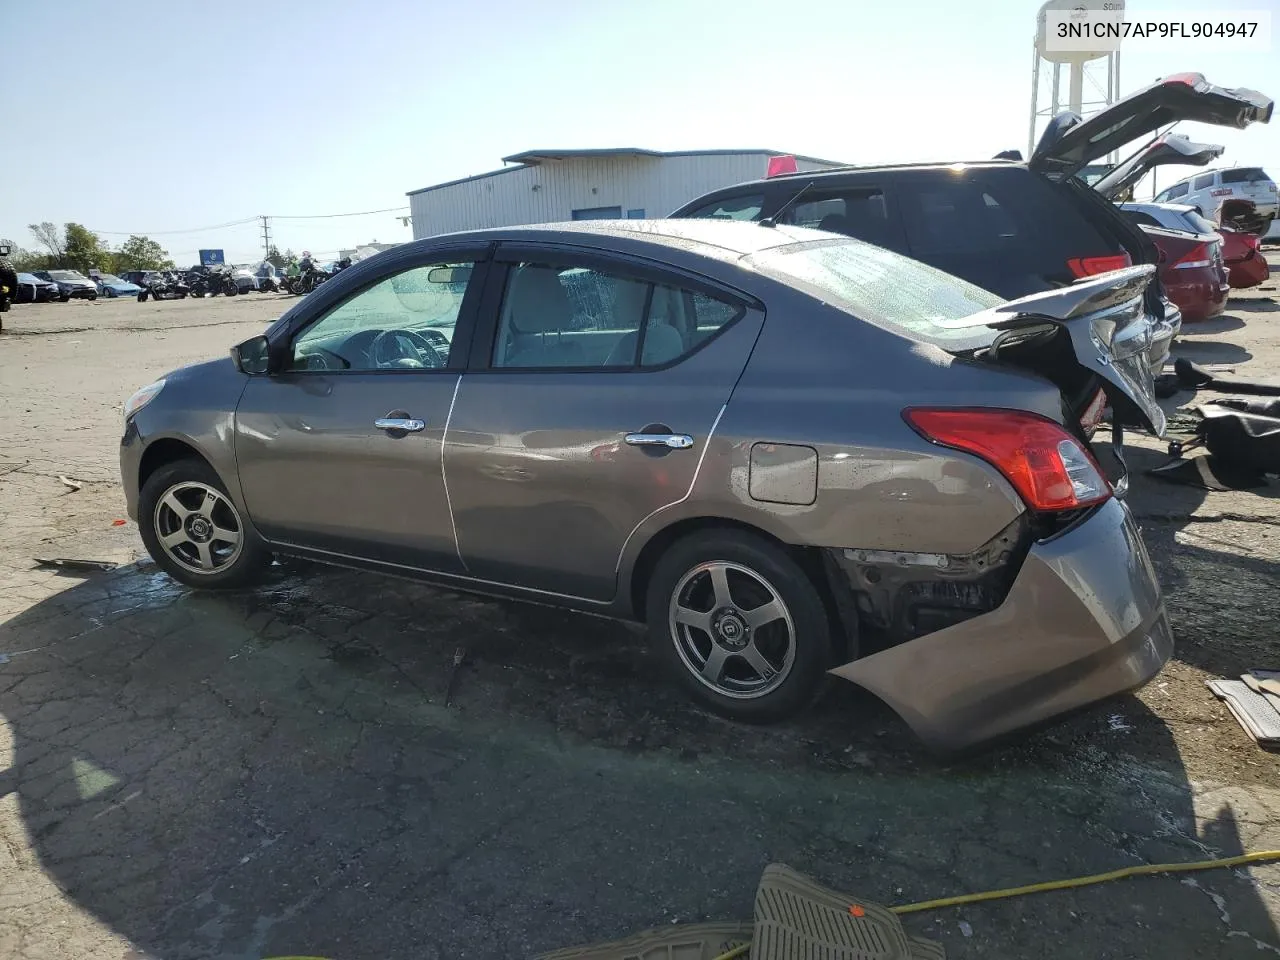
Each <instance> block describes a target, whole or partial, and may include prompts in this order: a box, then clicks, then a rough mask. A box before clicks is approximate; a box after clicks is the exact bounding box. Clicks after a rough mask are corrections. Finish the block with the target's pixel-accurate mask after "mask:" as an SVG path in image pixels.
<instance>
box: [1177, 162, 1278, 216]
mask: <svg viewBox="0 0 1280 960" xmlns="http://www.w3.org/2000/svg"><path fill="white" fill-rule="evenodd" d="M1231 200H1245V201H1248V202H1249V203H1252V204H1253V205H1254V208H1255V209H1256V210H1257V212H1258V215H1259V216H1260V217H1263V218H1265V219H1268V220H1270V221H1271V224H1270V225H1269V226H1274V224H1275V218H1276V216H1277V215H1280V196H1278V195H1277V193H1276V183H1275V181H1274V180H1272V179H1271V178H1270V177H1269V176H1267V174H1266V171H1264V170H1263V169H1262V168H1261V167H1229V168H1227V169H1224V170H1208V171H1205V172H1204V173H1200V174H1196V175H1195V176H1194V177H1187V178H1186V179H1184V180H1179V181H1178V182H1177V183H1175V184H1173V186H1171V187H1168V188H1166V189H1164V190H1162V191H1160V193H1158V194H1156V196H1155V202H1156V203H1185V204H1188V205H1189V206H1193V207H1199V209H1200V213H1201V214H1202V215H1204V216H1205V217H1207V218H1208V219H1210V220H1213V221H1215V222H1217V223H1221V222H1222V206H1223V204H1224V203H1227V202H1228V201H1231ZM1264 232H1266V231H1264Z"/></svg>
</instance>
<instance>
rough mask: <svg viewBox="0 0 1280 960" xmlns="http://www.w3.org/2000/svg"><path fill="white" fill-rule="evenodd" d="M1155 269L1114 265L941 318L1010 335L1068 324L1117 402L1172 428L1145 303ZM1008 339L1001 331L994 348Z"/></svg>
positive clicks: (1143, 420)
mask: <svg viewBox="0 0 1280 960" xmlns="http://www.w3.org/2000/svg"><path fill="white" fill-rule="evenodd" d="M1154 272H1155V267H1154V266H1152V265H1151V264H1141V265H1139V266H1136V267H1126V268H1125V269H1123V270H1113V271H1111V272H1110V273H1104V274H1100V275H1099V276H1096V277H1091V278H1089V279H1086V280H1081V281H1078V282H1077V283H1073V284H1071V286H1069V287H1061V288H1059V289H1056V290H1046V291H1045V292H1043V293H1034V294H1032V295H1030V296H1027V297H1021V298H1019V299H1017V300H1010V301H1009V302H1008V303H1004V304H1001V305H1000V306H996V307H992V308H990V309H987V310H983V311H981V312H980V313H975V314H972V315H970V316H967V317H961V318H960V319H958V320H951V321H941V325H943V326H946V327H948V328H950V329H954V330H966V329H975V328H979V327H988V328H991V329H993V330H999V331H1001V332H1002V334H1004V335H1005V338H1006V339H1007V338H1017V337H1020V336H1025V335H1029V334H1034V333H1035V332H1036V330H1037V329H1040V330H1043V329H1044V328H1045V327H1046V326H1056V327H1060V328H1063V329H1065V330H1066V331H1067V333H1068V334H1069V335H1070V337H1071V347H1072V351H1073V353H1074V354H1075V360H1076V362H1077V363H1079V364H1080V365H1081V366H1082V367H1085V368H1086V369H1088V370H1090V371H1091V372H1093V373H1094V374H1096V375H1097V376H1098V377H1100V378H1101V379H1102V381H1103V383H1104V386H1103V389H1104V390H1105V391H1106V394H1107V398H1108V399H1109V400H1110V401H1111V403H1112V405H1113V406H1114V407H1115V408H1116V409H1117V410H1121V411H1123V412H1125V413H1127V414H1129V416H1128V417H1126V419H1134V420H1136V421H1137V422H1138V423H1140V424H1141V425H1142V426H1144V427H1146V428H1147V429H1148V430H1150V431H1151V432H1152V433H1155V434H1156V435H1157V436H1159V435H1162V434H1163V433H1164V430H1165V415H1164V411H1163V410H1162V409H1161V408H1160V404H1159V403H1157V402H1156V395H1155V384H1154V382H1153V380H1152V376H1151V371H1150V366H1149V363H1150V361H1149V354H1150V350H1151V342H1152V325H1151V318H1150V317H1149V316H1148V315H1147V313H1146V310H1145V309H1144V306H1143V294H1144V293H1145V291H1146V289H1147V285H1148V284H1149V283H1150V282H1151V277H1152V274H1153V273H1154ZM1000 346H1001V338H1000V337H997V339H996V341H995V343H994V344H993V346H992V354H993V355H996V354H998V351H999V349H1000Z"/></svg>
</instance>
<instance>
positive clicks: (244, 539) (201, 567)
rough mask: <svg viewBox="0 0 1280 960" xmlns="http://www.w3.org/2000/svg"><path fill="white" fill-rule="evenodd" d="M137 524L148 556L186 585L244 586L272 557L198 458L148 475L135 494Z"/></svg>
mask: <svg viewBox="0 0 1280 960" xmlns="http://www.w3.org/2000/svg"><path fill="white" fill-rule="evenodd" d="M138 527H139V532H140V533H141V534H142V542H143V543H144V544H145V545H146V547H147V552H148V553H150V554H151V557H152V559H153V560H155V562H156V563H157V564H159V566H160V567H161V568H162V569H163V570H164V571H165V572H166V573H168V574H169V576H171V577H173V578H174V579H175V580H178V581H180V582H181V583H185V584H187V586H191V587H202V588H210V589H214V588H230V587H243V586H248V585H249V584H252V583H254V582H256V581H257V580H259V579H260V578H261V576H262V574H263V572H264V571H265V570H266V568H267V566H268V565H269V564H270V562H271V555H270V553H269V552H268V551H267V549H266V546H265V545H264V544H263V543H262V541H261V540H259V539H258V537H257V536H256V535H255V534H254V532H253V531H252V530H251V529H250V528H249V526H248V525H247V524H246V523H245V521H244V518H243V517H242V516H241V515H240V511H239V510H238V509H237V508H236V505H235V504H234V503H233V502H232V501H231V498H230V497H229V496H228V495H227V491H226V487H225V486H224V485H223V483H222V481H221V480H220V479H219V477H218V475H217V473H215V472H214V470H213V468H212V467H210V466H209V465H208V464H207V463H205V462H204V461H202V460H178V461H175V462H173V463H168V464H165V465H164V466H162V467H160V468H159V469H158V470H156V471H155V472H154V473H153V474H152V475H151V476H150V477H148V478H147V482H146V483H144V484H143V485H142V490H141V491H140V493H139V495H138Z"/></svg>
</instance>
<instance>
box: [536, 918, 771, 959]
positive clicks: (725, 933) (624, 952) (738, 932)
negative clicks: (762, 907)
mask: <svg viewBox="0 0 1280 960" xmlns="http://www.w3.org/2000/svg"><path fill="white" fill-rule="evenodd" d="M752 927H753V924H751V923H748V922H740V923H685V924H680V925H678V926H674V927H660V928H658V929H656V930H645V931H643V932H641V933H637V934H633V935H632V936H630V937H627V938H626V939H625V940H614V941H613V942H611V943H593V944H590V945H589V946H585V947H569V948H568V949H565V950H557V951H555V952H554V953H544V954H541V955H539V956H538V957H535V958H534V960H715V958H716V957H718V956H720V955H721V954H722V953H727V952H729V951H730V950H732V949H733V948H734V947H740V946H742V945H743V944H744V943H746V942H747V941H748V940H750V939H751V930H752Z"/></svg>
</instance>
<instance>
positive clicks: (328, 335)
mask: <svg viewBox="0 0 1280 960" xmlns="http://www.w3.org/2000/svg"><path fill="white" fill-rule="evenodd" d="M472 270H473V265H472V264H469V263H439V264H432V265H430V266H422V267H414V268H412V269H410V270H405V271H403V272H401V273H397V274H395V275H393V276H391V277H388V278H387V279H385V280H382V281H380V282H379V283H376V284H374V285H373V286H372V287H369V288H368V289H366V290H363V291H361V292H360V293H357V294H355V295H354V296H352V297H351V298H350V299H348V300H344V301H343V302H342V303H340V304H338V305H337V306H336V307H334V308H333V309H332V310H330V311H329V312H328V313H327V314H325V315H324V316H323V317H321V318H320V319H319V320H317V321H316V322H315V323H314V324H312V325H311V326H310V327H308V328H307V329H306V330H305V331H304V332H303V333H302V335H301V336H299V337H298V338H297V339H296V340H295V341H294V344H293V353H292V357H291V362H290V368H291V369H293V370H327V371H368V370H419V369H439V368H442V367H446V366H448V364H449V358H450V354H451V352H452V348H453V339H454V337H453V334H454V329H455V328H456V327H457V324H458V316H459V314H460V313H461V311H462V300H463V297H464V296H465V294H466V291H467V284H468V283H469V281H470V279H471V274H472Z"/></svg>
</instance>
